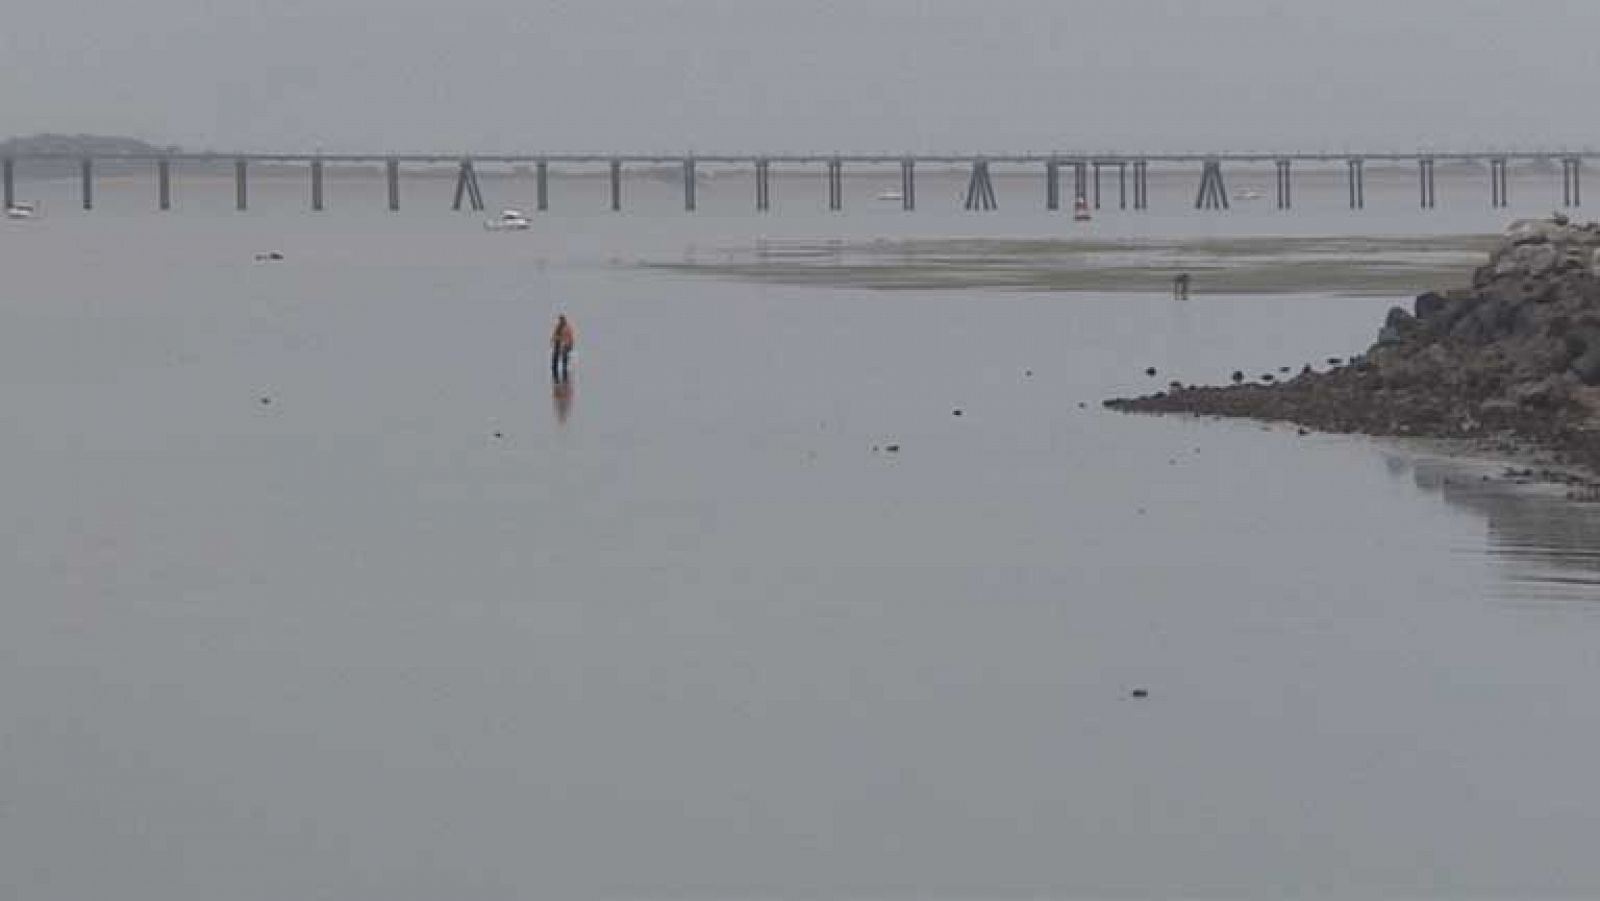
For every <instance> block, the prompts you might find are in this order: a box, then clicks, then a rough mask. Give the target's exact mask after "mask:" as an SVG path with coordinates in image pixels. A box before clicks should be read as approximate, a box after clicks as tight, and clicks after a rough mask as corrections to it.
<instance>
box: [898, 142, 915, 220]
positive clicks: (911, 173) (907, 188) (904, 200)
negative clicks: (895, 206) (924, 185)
mask: <svg viewBox="0 0 1600 901" xmlns="http://www.w3.org/2000/svg"><path fill="white" fill-rule="evenodd" d="M916 208H917V161H916V160H914V159H912V158H911V157H909V156H908V157H906V158H905V159H903V160H901V161H900V209H902V210H905V211H906V212H908V213H909V212H911V211H912V210H914V209H916Z"/></svg>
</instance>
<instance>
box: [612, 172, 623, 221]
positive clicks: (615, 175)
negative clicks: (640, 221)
mask: <svg viewBox="0 0 1600 901" xmlns="http://www.w3.org/2000/svg"><path fill="white" fill-rule="evenodd" d="M611 212H613V213H620V212H622V160H612V161H611Z"/></svg>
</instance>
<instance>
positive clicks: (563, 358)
mask: <svg viewBox="0 0 1600 901" xmlns="http://www.w3.org/2000/svg"><path fill="white" fill-rule="evenodd" d="M577 343H578V338H577V335H575V334H574V333H573V331H572V323H570V322H568V321H567V317H566V315H565V314H562V315H560V316H557V317H556V329H555V331H554V332H551V333H550V378H551V379H552V380H554V381H555V382H556V383H557V384H560V383H563V382H565V381H566V380H567V363H568V360H569V358H570V357H571V356H572V348H573V345H575V344H577Z"/></svg>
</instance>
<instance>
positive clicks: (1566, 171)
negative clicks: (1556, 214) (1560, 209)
mask: <svg viewBox="0 0 1600 901" xmlns="http://www.w3.org/2000/svg"><path fill="white" fill-rule="evenodd" d="M1582 164H1583V160H1582V159H1581V158H1579V157H1575V156H1569V157H1567V158H1565V159H1563V160H1562V161H1561V203H1562V205H1564V206H1569V207H1577V206H1583V189H1582V185H1581V184H1580V183H1579V176H1578V173H1579V172H1580V171H1582V170H1581V169H1580V167H1581V166H1582Z"/></svg>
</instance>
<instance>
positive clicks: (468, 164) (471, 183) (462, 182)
mask: <svg viewBox="0 0 1600 901" xmlns="http://www.w3.org/2000/svg"><path fill="white" fill-rule="evenodd" d="M541 165H542V164H541ZM463 195H465V196H466V199H467V203H468V205H469V206H470V207H471V208H472V209H473V210H474V211H476V212H482V211H483V191H482V190H481V189H480V188H479V187H478V170H477V169H476V168H475V167H473V165H472V160H470V159H465V160H462V161H461V169H460V170H459V172H458V173H457V174H456V198H455V201H454V202H453V203H452V204H451V205H450V208H451V209H452V210H459V209H461V198H462V196H463Z"/></svg>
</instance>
